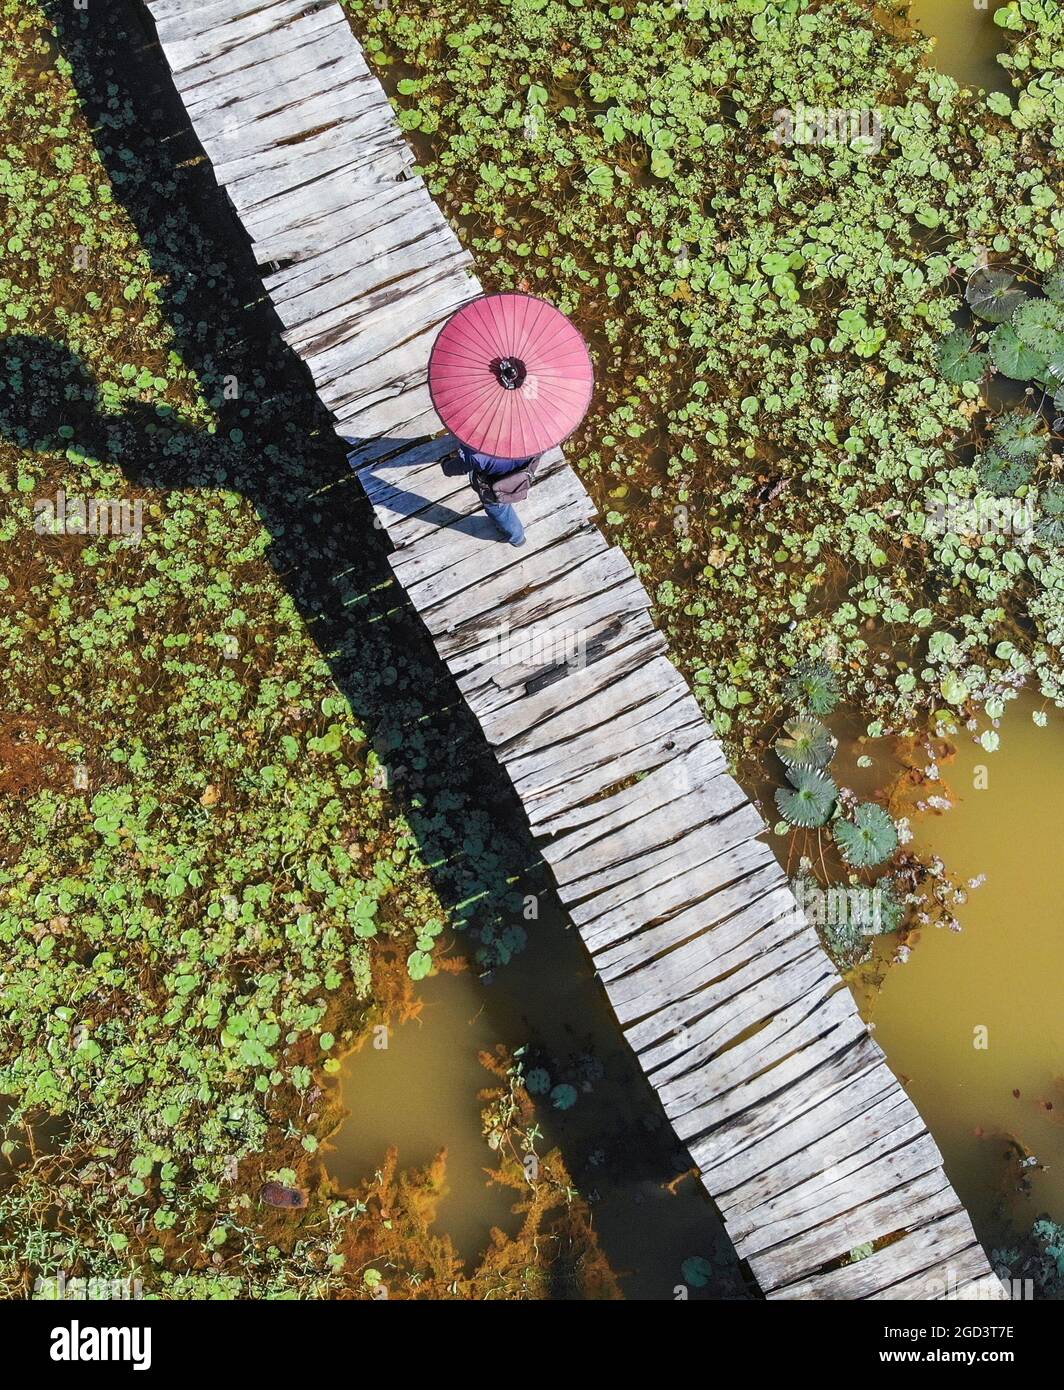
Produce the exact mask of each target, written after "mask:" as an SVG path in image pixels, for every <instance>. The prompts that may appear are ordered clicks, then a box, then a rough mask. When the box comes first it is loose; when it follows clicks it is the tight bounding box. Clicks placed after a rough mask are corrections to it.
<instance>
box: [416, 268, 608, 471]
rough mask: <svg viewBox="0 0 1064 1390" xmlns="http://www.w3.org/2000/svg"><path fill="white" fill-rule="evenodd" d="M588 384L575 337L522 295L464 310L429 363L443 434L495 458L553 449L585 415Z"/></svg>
mask: <svg viewBox="0 0 1064 1390" xmlns="http://www.w3.org/2000/svg"><path fill="white" fill-rule="evenodd" d="M594 382H595V373H594V368H593V367H592V365H591V355H590V353H589V352H588V350H587V344H586V343H585V342H584V340H583V338H582V337H581V336H580V333H579V331H578V330H577V329H576V327H575V326H574V325H573V324H572V323H570V322H569V320H568V319H567V318H566V317H565V315H564V314H563V313H562V312H561V311H560V310H559V309H556V308H555V307H554V305H553V304H548V303H547V301H546V300H545V299H536V298H534V297H533V296H532V295H528V294H485V295H482V296H481V297H480V298H479V299H474V300H471V301H470V303H468V304H464V305H463V306H462V308H461V309H459V310H458V312H457V313H455V314H452V315H451V317H450V318H449V319H448V320H447V322H446V323H445V324H444V326H443V328H442V329H441V330H440V335H439V337H438V338H437V339H436V342H435V344H434V346H433V349H432V356H431V357H430V358H429V390H430V391H431V393H432V403H433V405H434V406H435V407H436V413H437V414H438V415H439V417H440V419H441V420H442V421H443V423H444V425H445V426H446V428H447V429H449V430H450V431H451V433H452V434H453V435H454V436H455V438H456V439H458V440H459V442H460V443H462V444H465V445H466V446H467V447H468V448H470V449H473V450H474V451H475V452H477V453H478V454H492V455H494V456H495V457H496V458H503V459H519V458H529V457H531V456H532V455H533V454H541V453H543V451H544V450H545V449H552V448H553V447H554V446H555V445H556V444H560V443H561V442H562V440H563V439H566V438H567V437H568V436H569V435H570V434H572V432H573V430H575V429H576V427H577V425H579V423H580V421H581V420H582V419H583V418H584V416H585V414H586V413H587V408H588V405H589V404H590V401H591V391H592V387H593V386H594Z"/></svg>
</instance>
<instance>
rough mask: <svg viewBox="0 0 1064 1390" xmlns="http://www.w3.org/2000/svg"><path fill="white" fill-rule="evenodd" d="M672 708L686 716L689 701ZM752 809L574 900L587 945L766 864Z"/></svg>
mask: <svg viewBox="0 0 1064 1390" xmlns="http://www.w3.org/2000/svg"><path fill="white" fill-rule="evenodd" d="M675 708H677V709H678V710H679V711H680V712H681V714H682V715H683V716H686V717H690V709H691V706H690V704H688V702H687V701H681V702H680V704H679V705H678V706H676V707H675ZM692 723H693V721H692ZM695 727H697V725H696V726H695ZM752 809H753V808H752V807H743V808H741V809H740V810H739V811H738V812H736V813H735V815H734V816H733V817H731V818H730V820H729V822H724V823H722V825H721V826H719V827H717V828H716V829H715V832H714V833H713V834H712V835H710V834H709V833H703V834H701V835H698V836H696V837H694V838H695V843H694V844H691V845H685V846H684V849H683V852H682V853H679V854H673V855H669V856H655V858H654V862H653V863H652V865H651V866H649V867H650V872H643V873H640V874H639V875H637V876H630V877H629V878H628V879H626V880H625V882H624V884H623V885H618V886H617V887H614V888H608V889H605V890H604V891H600V892H599V893H598V894H597V895H596V896H594V897H592V898H589V899H587V900H586V901H583V902H576V903H574V904H573V906H572V908H571V910H570V915H571V916H572V918H573V920H574V921H575V922H577V924H578V925H579V927H580V935H581V936H582V937H584V938H585V939H586V940H587V942H588V944H589V945H590V944H591V943H595V944H596V945H598V944H599V943H600V942H601V941H602V940H603V939H604V936H605V935H607V934H608V936H609V938H610V939H616V937H617V936H618V935H620V933H621V932H622V931H624V930H626V929H631V930H636V929H638V928H639V927H642V926H649V925H650V924H651V923H653V922H658V921H660V920H661V919H662V918H663V917H665V916H666V915H667V914H668V913H670V912H674V911H676V910H677V909H679V908H683V907H690V906H691V905H692V904H693V903H696V902H699V901H700V900H701V899H702V898H705V897H708V895H709V894H710V893H713V892H716V891H717V890H718V889H720V888H724V887H726V886H727V885H728V884H729V883H734V882H737V881H738V880H739V879H742V878H745V877H746V875H747V874H748V873H750V872H751V871H752V870H753V869H756V868H760V867H761V866H762V865H763V864H765V863H767V862H768V857H769V855H770V854H771V851H770V850H767V849H766V848H765V846H764V845H763V844H762V843H761V842H760V840H755V839H753V838H752V837H751V832H752V830H753V828H754V827H755V822H754V821H753V818H752V817H751V816H750V811H751V810H752ZM666 865H668V866H669V867H670V872H671V876H670V879H669V881H668V882H664V881H663V880H662V877H661V872H660V871H661V870H662V869H663V868H665V867H666ZM582 887H583V885H581V888H582ZM637 889H638V892H637ZM648 895H651V896H650V897H648Z"/></svg>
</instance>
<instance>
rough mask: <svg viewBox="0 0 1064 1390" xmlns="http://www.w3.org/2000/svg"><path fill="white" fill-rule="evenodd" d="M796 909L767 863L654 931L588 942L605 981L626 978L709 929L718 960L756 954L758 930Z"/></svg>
mask: <svg viewBox="0 0 1064 1390" xmlns="http://www.w3.org/2000/svg"><path fill="white" fill-rule="evenodd" d="M793 909H794V898H793V896H792V894H791V891H790V885H789V884H788V883H787V881H786V879H785V878H784V877H783V875H782V874H781V873H780V870H779V866H778V865H777V864H776V863H771V864H765V865H763V866H762V867H760V868H758V869H755V870H754V871H753V873H751V874H749V875H746V876H744V877H742V878H739V879H738V880H736V881H735V882H734V883H732V884H729V885H728V886H727V887H726V888H722V889H721V890H720V891H719V892H716V893H711V894H710V895H709V896H707V897H705V898H702V899H700V900H699V901H698V902H697V903H694V904H693V905H692V906H691V907H688V908H685V909H684V910H683V911H681V912H674V913H672V914H670V915H669V916H667V917H666V918H665V919H664V920H663V921H660V922H658V923H656V924H655V925H654V926H652V927H645V928H644V929H643V930H642V931H639V932H636V933H634V934H632V935H626V936H624V937H622V938H621V939H620V940H617V939H616V938H615V937H613V936H611V937H610V938H608V939H607V940H606V941H605V942H602V941H600V942H599V944H597V945H594V946H592V945H590V944H589V949H590V950H591V954H592V956H593V958H594V961H595V969H596V970H597V971H598V972H599V974H600V976H601V977H602V978H603V979H604V980H613V979H617V978H619V977H620V976H621V975H626V974H627V973H628V972H629V971H630V970H633V969H635V967H636V966H637V965H639V964H640V963H641V962H642V961H644V960H646V959H647V957H648V956H656V955H660V954H661V953H662V952H664V951H668V950H671V949H672V948H673V947H674V946H679V945H681V943H682V942H684V941H687V940H690V939H692V938H693V937H695V936H699V935H701V934H702V933H704V932H708V931H711V932H712V933H713V946H714V950H715V952H716V956H715V960H716V961H720V960H724V959H727V957H728V955H729V954H734V952H736V951H743V952H744V954H746V955H756V954H757V950H756V947H754V946H753V945H752V944H749V945H747V944H746V943H751V938H752V937H753V936H754V934H755V932H758V931H760V930H761V928H762V926H763V925H765V924H766V923H767V922H770V921H773V920H775V919H776V918H777V917H783V916H788V917H789V916H791V915H792V914H793ZM647 1064H649V1063H647Z"/></svg>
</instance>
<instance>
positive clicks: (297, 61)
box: [153, 0, 348, 114]
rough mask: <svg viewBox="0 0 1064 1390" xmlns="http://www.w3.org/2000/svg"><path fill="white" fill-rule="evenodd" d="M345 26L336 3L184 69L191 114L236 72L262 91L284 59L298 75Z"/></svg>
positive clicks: (182, 85)
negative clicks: (325, 40)
mask: <svg viewBox="0 0 1064 1390" xmlns="http://www.w3.org/2000/svg"><path fill="white" fill-rule="evenodd" d="M182 3H184V0H182ZM153 9H154V6H153ZM345 29H348V25H347V23H346V21H345V19H344V16H343V14H342V13H340V12H339V10H338V9H337V8H336V7H335V6H333V5H329V6H326V7H325V8H324V9H320V10H317V11H312V12H311V13H309V14H299V15H297V16H296V17H295V19H291V20H289V21H288V23H287V24H286V25H284V26H283V28H280V29H271V30H269V31H268V32H267V33H265V34H259V35H258V36H257V37H256V38H252V39H248V41H247V42H246V43H242V44H238V45H237V46H236V47H235V48H229V49H226V50H225V51H224V52H221V53H216V54H215V55H214V56H213V57H210V58H206V59H204V61H203V62H201V63H195V64H193V65H192V66H191V67H188V68H185V69H183V71H182V72H181V73H180V75H179V78H178V80H177V87H178V90H179V91H180V93H181V100H182V101H183V102H184V104H185V107H186V109H187V110H188V111H189V112H190V114H191V112H192V111H193V110H194V109H195V107H196V105H197V104H198V103H199V102H200V100H201V95H202V96H206V95H207V94H208V93H209V92H210V89H211V87H212V86H213V84H214V83H215V82H217V81H219V80H221V79H222V78H225V77H228V76H230V75H231V74H233V73H241V74H242V75H243V77H244V80H245V82H246V83H247V86H246V88H245V90H246V91H249V92H252V91H261V90H262V89H263V88H264V87H265V86H267V85H268V84H270V83H273V82H276V80H277V66H276V65H277V63H278V62H283V64H284V71H285V74H286V75H287V74H289V73H291V74H292V75H295V73H296V72H298V71H299V69H300V68H301V67H302V66H303V65H304V64H306V63H307V62H308V61H309V60H310V59H311V58H312V57H314V55H316V53H317V48H318V44H319V42H320V40H321V39H322V38H324V37H326V36H328V37H330V38H332V39H333V41H334V42H335V43H339V42H340V41H341V40H342V38H343V35H344V30H345Z"/></svg>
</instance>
